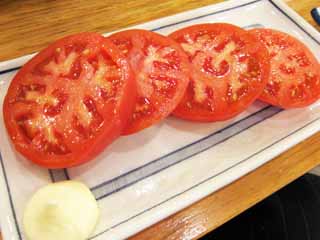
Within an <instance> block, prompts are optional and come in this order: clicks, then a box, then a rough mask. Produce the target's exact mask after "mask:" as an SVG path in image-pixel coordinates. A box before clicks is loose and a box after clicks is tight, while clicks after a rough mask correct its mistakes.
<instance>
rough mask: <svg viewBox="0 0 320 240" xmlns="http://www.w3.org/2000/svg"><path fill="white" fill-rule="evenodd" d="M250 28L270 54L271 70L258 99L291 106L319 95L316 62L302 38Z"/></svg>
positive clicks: (319, 83) (304, 104)
mask: <svg viewBox="0 0 320 240" xmlns="http://www.w3.org/2000/svg"><path fill="white" fill-rule="evenodd" d="M250 32H251V33H252V34H254V35H255V36H256V37H257V38H258V39H259V40H260V41H261V42H262V43H263V44H264V45H265V46H266V47H267V49H268V51H269V53H270V57H271V74H270V78H269V81H268V83H267V86H266V88H265V89H264V91H263V93H262V95H261V97H260V99H261V100H263V101H265V102H268V103H270V104H272V105H276V106H279V107H282V108H295V107H304V106H307V105H309V104H311V103H313V102H315V101H316V100H317V99H319V97H320V64H319V62H318V61H317V59H316V58H315V57H314V56H313V54H312V53H311V52H310V50H309V49H308V48H307V47H306V46H305V45H304V44H303V43H302V42H300V41H299V40H298V39H296V38H294V37H292V36H290V35H288V34H286V33H283V32H279V31H276V30H273V29H254V30H250Z"/></svg>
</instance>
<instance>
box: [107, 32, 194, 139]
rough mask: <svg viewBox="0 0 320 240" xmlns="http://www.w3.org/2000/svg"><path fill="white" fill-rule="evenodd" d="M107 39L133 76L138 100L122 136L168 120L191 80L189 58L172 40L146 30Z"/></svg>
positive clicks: (124, 33) (118, 34)
mask: <svg viewBox="0 0 320 240" xmlns="http://www.w3.org/2000/svg"><path fill="white" fill-rule="evenodd" d="M109 39H110V40H111V41H112V42H113V43H114V44H116V45H117V46H118V48H119V49H120V50H121V51H122V52H123V53H124V54H125V55H126V56H127V59H128V61H129V62H130V64H131V67H132V69H133V71H134V73H135V77H136V82H137V90H138V97H137V102H136V106H135V110H134V113H133V115H132V120H131V122H130V123H129V124H128V126H127V128H126V129H125V131H124V134H131V133H135V132H138V131H140V130H142V129H144V128H147V127H149V126H151V125H153V124H155V123H157V122H159V121H160V120H162V119H164V118H165V117H167V116H168V115H169V114H170V113H171V112H172V111H173V110H174V109H175V107H176V106H177V104H178V103H179V102H180V100H181V98H182V96H183V94H184V92H185V90H186V88H187V85H188V83H189V78H190V76H189V74H190V72H189V70H190V66H189V62H188V58H187V55H186V54H185V53H184V52H183V51H182V49H181V48H180V46H179V45H178V44H177V43H176V42H174V41H173V40H172V39H170V38H168V37H164V36H162V35H160V34H157V33H154V32H150V31H146V30H127V31H122V32H118V33H115V34H113V35H111V36H110V37H109Z"/></svg>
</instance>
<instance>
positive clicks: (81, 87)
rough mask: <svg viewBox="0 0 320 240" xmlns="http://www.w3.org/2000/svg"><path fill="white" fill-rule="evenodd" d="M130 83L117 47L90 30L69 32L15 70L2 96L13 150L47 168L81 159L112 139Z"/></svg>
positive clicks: (129, 98)
mask: <svg viewBox="0 0 320 240" xmlns="http://www.w3.org/2000/svg"><path fill="white" fill-rule="evenodd" d="M135 89H136V86H135V82H134V78H133V75H132V72H131V70H130V68H129V64H128V62H127V61H126V59H125V58H124V57H123V55H122V54H121V53H120V52H119V51H118V50H117V48H116V47H115V46H114V45H113V44H112V43H111V42H110V41H108V40H106V39H105V38H103V37H102V36H100V35H99V34H95V33H81V34H76V35H72V36H69V37H66V38H63V39H61V40H58V41H56V42H54V43H53V44H51V45H50V46H49V47H47V48H46V49H44V50H43V51H41V52H40V53H38V54H37V55H36V56H35V57H33V58H32V59H31V60H30V61H29V62H27V63H26V64H25V65H24V66H23V67H22V69H21V70H20V71H19V72H18V73H17V74H16V76H15V77H14V79H13V80H12V82H11V84H10V86H9V89H8V92H7V95H6V97H5V100H4V106H3V114H4V120H5V125H6V127H7V130H8V133H9V135H10V137H11V139H12V142H13V144H14V146H15V148H16V149H17V150H18V151H19V152H20V153H22V154H23V155H24V156H25V157H26V158H28V159H30V160H31V161H33V162H35V163H37V164H39V165H41V166H43V167H47V168H65V167H71V166H75V165H78V164H81V163H84V162H86V161H88V160H90V159H92V158H93V157H94V156H96V155H97V154H98V153H99V152H100V151H102V150H103V149H104V148H105V147H106V146H107V145H108V144H110V143H111V142H112V141H113V140H114V139H116V138H117V137H118V136H119V135H120V133H121V132H122V130H123V127H124V126H125V125H126V124H127V120H128V118H129V117H130V116H131V114H132V111H133V107H134V104H133V103H134V100H135V97H136V96H135Z"/></svg>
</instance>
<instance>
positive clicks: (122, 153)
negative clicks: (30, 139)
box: [0, 0, 320, 240]
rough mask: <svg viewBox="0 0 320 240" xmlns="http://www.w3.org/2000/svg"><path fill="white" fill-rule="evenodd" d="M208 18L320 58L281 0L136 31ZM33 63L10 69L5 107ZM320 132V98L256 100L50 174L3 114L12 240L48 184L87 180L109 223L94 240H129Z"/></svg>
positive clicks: (222, 8) (5, 221) (172, 125)
mask: <svg viewBox="0 0 320 240" xmlns="http://www.w3.org/2000/svg"><path fill="white" fill-rule="evenodd" d="M208 22H228V23H232V24H236V25H238V26H241V27H244V28H252V27H271V28H275V29H279V30H282V31H285V32H288V33H290V34H292V35H293V36H295V37H297V38H298V39H300V40H301V41H303V42H304V43H305V44H306V45H307V46H308V47H309V48H310V49H311V51H313V52H314V54H315V55H316V57H317V58H318V60H320V34H319V33H318V32H317V31H316V30H315V29H313V28H312V27H311V26H310V25H309V24H308V23H306V22H305V21H304V20H303V19H302V18H301V17H299V16H298V15H297V14H296V13H295V12H293V11H292V10H291V9H289V8H288V7H287V6H286V5H285V4H284V3H282V2H281V1H278V0H256V1H252V0H251V1H250V0H240V1H239V0H234V1H228V2H224V3H221V4H216V5H211V6H207V7H204V8H200V9H195V10H192V11H188V12H184V13H181V14H178V15H174V16H170V17H166V18H162V19H159V20H155V21H152V22H148V23H145V24H142V25H138V26H134V28H144V29H148V30H152V31H156V32H160V33H162V34H168V33H170V32H172V31H174V30H176V29H179V28H181V27H185V26H188V25H192V24H196V23H208ZM29 58H30V56H25V57H22V58H19V59H14V60H11V61H7V62H3V63H0V70H1V73H0V74H1V75H0V80H1V84H0V102H1V104H2V101H3V97H4V95H5V93H6V89H7V87H8V85H9V83H10V80H11V79H12V77H13V76H14V74H15V73H16V70H17V68H19V67H20V66H21V65H22V64H23V63H24V62H25V61H26V60H28V59H29ZM1 114H2V111H1ZM319 129H320V102H317V103H315V104H313V105H312V106H309V107H308V108H304V109H296V110H285V111H284V110H282V109H279V108H275V107H272V106H269V105H265V104H263V103H261V102H256V103H254V104H253V105H252V106H251V107H249V108H248V109H247V110H246V111H245V112H244V113H243V114H241V115H240V116H238V117H237V118H234V119H232V120H230V121H225V122H219V123H204V124H195V123H191V122H187V121H181V120H178V119H175V118H168V119H167V120H165V121H163V122H162V123H161V124H158V125H156V126H154V127H152V128H149V129H147V130H145V131H143V132H141V133H138V134H135V135H133V136H127V137H121V138H120V139H119V140H117V141H116V142H115V143H114V144H112V145H111V146H110V147H108V148H107V150H106V151H105V152H103V153H101V154H100V155H99V156H98V157H97V159H96V160H94V161H91V162H90V163H87V164H85V165H82V166H80V167H75V168H70V169H63V170H55V171H48V170H45V169H41V168H39V167H37V166H35V165H33V164H31V163H30V162H29V161H27V160H25V159H24V158H23V157H21V156H20V155H18V154H17V153H16V152H15V151H14V149H13V148H12V146H11V143H10V141H9V138H8V137H7V133H6V130H5V128H4V124H3V118H2V116H0V136H1V138H0V148H1V155H2V160H1V171H0V193H1V201H0V207H1V209H0V212H1V215H0V216H1V227H2V232H3V235H4V239H5V240H9V239H10V240H21V239H25V236H24V232H23V229H22V225H21V220H22V213H23V209H24V207H25V204H26V201H27V200H28V199H29V198H30V196H31V195H32V193H33V192H34V191H35V190H37V189H38V188H39V187H41V186H43V185H45V184H47V183H49V182H55V181H60V180H63V179H76V180H80V181H83V182H85V183H86V184H87V185H88V186H89V187H90V188H91V190H92V191H93V193H94V195H95V197H96V199H97V200H98V203H99V206H100V208H101V212H102V215H101V216H102V217H101V221H100V223H99V225H98V226H97V228H96V230H95V232H94V233H93V235H92V236H91V238H90V239H94V240H102V239H103V240H106V239H123V238H126V237H128V236H130V235H132V234H134V233H136V232H138V231H140V230H142V229H144V228H146V227H148V226H149V225H151V224H154V223H156V222H157V221H159V220H161V219H163V218H165V217H167V216H169V215H171V214H173V213H174V212H176V211H178V210H181V209H182V208H184V207H186V206H188V205H190V204H192V203H194V202H195V201H197V200H199V199H201V198H203V197H205V196H206V195H208V194H210V193H212V192H214V191H216V190H218V189H220V188H221V187H223V186H225V185H226V184H229V183H230V182H232V181H234V180H236V179H238V178H239V177H241V176H243V175H244V174H246V173H248V172H249V171H252V170H254V169H255V168H257V167H259V166H260V165H262V164H264V163H266V162H268V161H269V160H271V159H272V158H274V157H275V156H277V155H278V154H280V153H282V152H284V151H285V150H287V149H288V148H290V147H292V146H293V145H295V144H297V143H298V142H300V141H302V140H304V139H305V138H307V137H309V136H311V135H312V134H314V133H316V132H317V131H319Z"/></svg>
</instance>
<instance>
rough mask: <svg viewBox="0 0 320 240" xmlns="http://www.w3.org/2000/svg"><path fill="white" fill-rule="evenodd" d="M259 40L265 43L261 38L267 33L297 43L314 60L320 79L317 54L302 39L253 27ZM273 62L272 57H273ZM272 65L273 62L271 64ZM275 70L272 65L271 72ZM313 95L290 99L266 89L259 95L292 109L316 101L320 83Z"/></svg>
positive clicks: (265, 99) (254, 34)
mask: <svg viewBox="0 0 320 240" xmlns="http://www.w3.org/2000/svg"><path fill="white" fill-rule="evenodd" d="M249 32H250V33H251V34H252V35H253V36H254V37H255V38H256V39H257V40H258V41H261V42H262V43H263V41H262V40H261V38H262V37H263V36H264V35H266V36H269V35H274V36H275V37H277V38H282V39H284V40H285V41H286V42H289V43H291V44H296V48H297V49H300V50H302V51H304V52H305V54H306V56H307V57H308V58H309V60H310V61H311V62H312V64H313V65H314V71H315V72H317V76H318V81H320V64H319V62H318V61H317V59H316V58H315V56H314V55H313V53H311V51H310V50H309V48H308V47H307V46H306V45H305V44H304V43H303V42H301V41H299V40H298V39H296V38H294V37H293V36H291V35H289V34H287V33H284V32H281V31H278V30H274V29H266V28H263V29H252V30H250V31H249ZM271 62H272V59H271ZM271 66H272V64H271ZM272 71H273V68H272V67H271V72H272ZM271 77H272V74H270V78H271ZM312 95H313V96H311V97H309V98H308V99H303V100H301V101H288V99H280V98H278V97H276V96H272V95H271V94H269V93H267V92H266V91H263V92H262V93H261V95H260V97H259V99H260V100H261V101H263V102H266V103H269V104H271V105H273V106H277V107H280V108H284V109H291V108H303V107H306V106H308V105H310V104H312V103H314V102H316V101H317V100H318V99H319V98H320V84H318V86H317V88H316V89H313V94H312Z"/></svg>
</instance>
